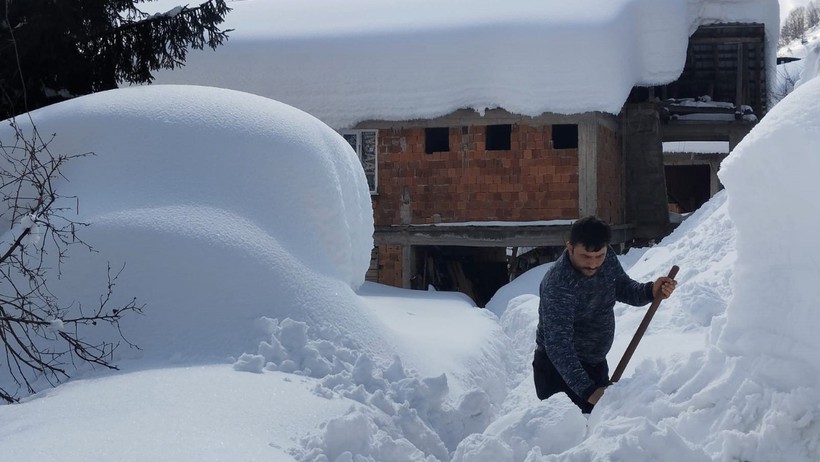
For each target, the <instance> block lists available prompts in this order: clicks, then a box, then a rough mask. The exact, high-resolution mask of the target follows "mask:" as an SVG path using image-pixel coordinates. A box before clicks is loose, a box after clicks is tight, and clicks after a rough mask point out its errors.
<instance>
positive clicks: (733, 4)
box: [155, 0, 779, 128]
mask: <svg viewBox="0 0 820 462" xmlns="http://www.w3.org/2000/svg"><path fill="white" fill-rule="evenodd" d="M176 4H178V1H176V0H173V1H172V0H162V1H161V2H159V5H158V6H155V8H156V9H157V10H158V11H159V10H162V9H163V8H167V9H170V8H171V7H173V6H175V5H176ZM230 6H231V8H233V11H231V12H230V13H229V14H228V15H227V19H226V22H225V24H224V26H225V27H226V28H232V29H235V30H234V31H233V32H231V34H230V39H229V40H228V41H227V43H226V44H225V45H224V46H222V47H220V48H218V49H217V50H216V51H210V50H207V51H193V52H191V53H190V54H189V57H188V59H187V63H186V66H185V67H184V68H182V69H178V70H174V71H165V72H161V73H159V74H158V75H157V82H158V83H186V84H199V85H209V86H217V87H223V88H231V89H236V90H242V91H246V92H250V93H255V94H259V95H262V96H267V97H270V98H273V99H276V100H279V101H282V102H285V103H287V104H290V105H293V106H295V107H298V108H300V109H302V110H304V111H306V112H308V113H311V114H313V115H315V116H316V117H318V118H319V119H321V120H322V121H324V122H325V123H327V124H329V125H330V126H332V127H334V128H345V127H351V126H353V125H355V124H356V123H357V122H360V121H362V120H368V119H382V120H408V119H415V118H431V117H436V116H441V115H445V114H448V113H450V112H452V111H454V110H456V109H459V108H474V109H476V110H477V111H479V112H483V111H484V110H485V109H486V108H495V107H502V108H504V109H506V110H508V111H510V112H513V113H518V114H522V115H531V116H535V115H539V114H542V113H545V112H554V113H562V114H574V113H583V112H588V111H602V112H609V113H613V114H617V113H618V112H619V111H620V109H621V107H622V106H623V103H624V101H625V100H626V98H627V96H628V94H629V92H630V90H631V88H632V87H633V86H635V85H658V84H665V83H669V82H671V81H673V80H675V79H676V78H677V77H678V76H679V75H680V73H681V72H682V70H683V66H684V62H685V58H686V48H687V38H688V36H689V35H690V34H691V33H692V32H694V31H695V30H696V29H697V27H698V26H699V25H701V24H710V23H718V22H758V23H761V22H762V23H765V24H766V34H767V36H768V41H769V42H768V43H767V51H768V53H767V62H769V61H770V62H771V65H770V66H769V67H770V68H771V72H772V74H771V76H772V77H773V76H774V74H773V72H774V63H775V50H776V42H777V34H778V24H779V13H778V3H777V1H776V0H743V1H740V0H574V1H572V2H567V1H565V0H515V1H513V2H498V1H497V0H448V1H445V2H442V1H438V0H351V1H345V2H339V1H337V0H277V1H271V0H244V1H236V2H232V3H230ZM769 45H771V46H769ZM770 81H771V80H770Z"/></svg>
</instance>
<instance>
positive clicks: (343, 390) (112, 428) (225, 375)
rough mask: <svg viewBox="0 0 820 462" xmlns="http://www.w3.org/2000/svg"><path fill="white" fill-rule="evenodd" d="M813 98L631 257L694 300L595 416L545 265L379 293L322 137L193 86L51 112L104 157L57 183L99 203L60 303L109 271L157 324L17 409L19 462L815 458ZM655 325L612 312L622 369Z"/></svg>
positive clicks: (768, 122)
mask: <svg viewBox="0 0 820 462" xmlns="http://www.w3.org/2000/svg"><path fill="white" fill-rule="evenodd" d="M818 98H820V80H817V79H815V80H813V81H809V82H807V83H806V84H804V85H801V86H800V87H799V88H798V89H797V90H796V91H795V93H794V94H793V95H791V96H790V97H788V98H787V99H785V100H784V101H782V102H781V103H780V104H778V105H777V106H776V107H775V108H774V109H773V110H772V111H771V112H770V113H769V114H768V115H767V116H766V117H765V118H764V119H763V120H762V121H761V123H760V124H759V125H758V126H757V127H756V128H755V129H754V130H753V132H752V133H751V134H750V135H749V136H748V137H747V138H746V139H745V140H744V141H743V142H742V143H741V144H740V145H739V146H738V147H737V148H736V149H735V150H734V152H733V153H732V154H731V155H730V156H729V158H728V159H727V161H726V162H725V163H724V166H723V168H722V170H721V173H720V176H721V179H722V181H723V182H724V183H725V184H726V191H725V192H723V193H721V194H718V195H717V196H715V198H713V199H712V200H711V201H709V202H708V203H707V204H706V205H704V207H702V208H701V209H700V210H698V211H697V212H696V213H695V214H693V215H692V216H691V217H690V218H689V219H688V220H686V221H685V222H684V223H683V224H682V225H681V226H680V227H679V228H678V229H677V230H676V231H675V232H674V233H673V234H672V235H670V236H669V237H667V238H666V239H665V240H664V241H663V242H661V243H660V244H659V245H657V246H655V247H653V248H650V249H648V250H646V249H645V250H633V251H631V252H629V253H628V254H626V255H625V256H624V257H623V263H624V265H625V267H626V268H627V269H628V271H629V273H630V274H631V275H632V276H633V277H635V278H637V279H639V280H648V279H651V278H654V277H656V276H658V275H661V274H665V273H666V272H667V271H668V270H669V268H670V267H671V265H673V264H677V265H680V267H681V271H680V273H679V275H678V280H679V286H678V290H677V291H676V293H675V295H674V296H673V297H672V298H671V299H669V300H667V301H665V302H664V303H663V304H662V305H661V309H660V310H659V311H658V313H657V315H656V317H655V319H654V321H653V324H652V325H651V326H650V329H649V332H648V333H647V336H646V337H645V338H644V340H643V341H642V343H641V345H640V347H639V348H638V351H637V353H636V356H635V357H634V358H633V360H632V362H631V363H630V366H629V367H628V368H627V371H626V374H625V377H624V378H623V379H622V380H621V381H620V382H618V383H617V384H616V385H614V386H612V387H610V388H609V389H608V390H607V393H606V394H605V395H604V397H603V399H602V400H601V402H600V404H599V405H598V406H597V407H596V408H595V410H594V412H593V413H592V414H591V416H590V417H589V419H587V418H585V417H584V416H582V415H581V414H580V412H579V411H578V410H577V409H576V408H575V407H574V405H572V403H571V402H570V401H569V400H568V399H566V398H565V397H564V396H563V395H556V396H554V397H552V398H550V399H548V400H546V401H544V402H539V401H537V399H536V398H535V397H534V393H533V390H532V384H531V382H532V376H531V367H530V361H531V352H532V347H533V335H534V330H535V323H536V318H537V306H538V303H537V298H536V296H535V295H534V294H535V293H536V290H537V284H538V281H539V279H540V276H541V275H542V274H543V272H544V271H545V270H546V268H545V267H539V268H536V269H534V270H532V271H531V272H529V273H526V274H524V275H522V276H521V277H520V278H519V279H517V280H516V281H514V282H513V283H511V284H510V285H508V286H506V287H504V288H502V290H501V291H499V293H498V294H497V296H496V297H495V298H494V299H493V300H492V301H491V302H490V303H489V305H488V309H485V310H482V309H478V308H474V307H472V304H471V303H470V301H469V300H468V299H467V298H466V297H464V296H463V295H461V294H450V293H435V292H414V291H408V290H403V289H396V288H390V287H384V286H380V285H376V284H371V283H365V284H363V285H359V284H360V283H361V275H363V274H364V271H365V270H366V266H367V261H366V258H362V255H361V253H362V252H364V254H365V256H366V255H367V251H366V248H367V245H366V244H367V243H368V242H369V240H370V239H371V238H370V235H371V233H372V228H371V227H372V222H370V221H368V219H367V217H369V207H370V205H369V203H368V202H367V201H366V200H363V198H366V197H367V185H366V182H365V179H364V176H363V175H362V174H361V171H360V170H356V169H354V168H353V166H355V165H356V162H357V159H356V158H355V156H354V154H353V152H352V151H351V150H349V149H348V148H347V147H346V146H345V145H344V143H343V140H342V139H341V138H339V137H337V136H336V135H335V134H334V133H333V132H332V131H331V130H329V129H328V128H327V127H325V126H324V125H322V124H321V123H319V122H318V121H316V119H313V118H312V117H310V116H308V115H306V114H304V113H301V112H299V111H296V110H294V109H292V108H288V107H287V106H284V105H281V104H279V103H276V102H273V101H270V100H267V99H265V98H261V97H256V96H251V95H244V94H239V93H236V92H233V91H228V90H218V89H208V88H198V87H175V86H156V87H146V88H132V89H125V90H115V91H112V92H105V93H100V94H96V95H92V96H87V97H82V98H78V99H76V100H72V101H69V102H66V103H61V104H59V105H57V106H53V107H50V108H46V109H43V110H40V111H37V112H35V113H34V114H33V118H34V120H35V121H36V122H37V123H38V124H39V125H40V127H41V130H45V131H48V132H52V131H53V132H56V133H59V134H62V135H58V136H57V138H56V139H55V141H54V142H53V144H52V149H60V150H63V149H66V150H72V149H77V148H78V147H79V146H85V147H86V149H92V150H94V151H95V152H96V154H97V156H95V157H92V158H89V159H87V160H80V161H77V165H76V167H75V168H70V169H69V170H68V171H67V172H66V176H67V177H68V178H70V179H71V180H72V181H71V182H70V183H60V188H61V189H63V191H64V192H66V193H70V194H75V193H76V194H78V195H79V196H80V198H81V200H80V204H81V206H80V212H81V213H80V215H79V218H80V219H82V220H88V221H90V222H91V223H92V226H91V227H89V228H88V229H87V230H86V238H87V239H88V240H89V241H90V242H93V243H95V244H97V247H98V248H99V249H100V251H101V252H100V254H101V255H97V254H95V255H90V256H88V255H86V256H84V255H83V254H77V255H72V257H71V259H70V260H69V265H70V266H69V267H67V268H64V274H68V275H69V276H70V277H69V278H67V279H66V280H65V281H61V282H59V283H58V282H57V281H55V286H54V288H55V291H56V292H58V293H61V294H64V295H66V296H69V295H70V296H71V297H72V299H82V298H83V297H92V296H94V295H93V294H94V293H95V292H94V290H93V289H94V287H93V285H94V283H96V282H97V281H98V280H99V278H100V277H101V275H100V271H99V270H100V265H101V264H102V263H104V261H105V260H112V261H125V262H127V266H126V271H125V272H124V274H123V276H122V278H123V282H122V284H121V285H119V286H118V287H117V291H118V294H121V296H123V297H130V296H133V295H136V296H138V297H139V298H140V299H141V300H143V301H144V302H145V303H147V309H146V314H145V316H143V317H135V318H132V319H130V320H129V321H127V322H125V323H124V325H123V329H124V332H125V333H126V334H127V335H128V336H129V338H130V339H131V340H132V341H134V342H136V343H138V344H139V345H140V346H141V347H143V348H144V350H142V351H141V352H139V351H131V350H122V354H121V355H120V356H118V357H117V358H116V359H117V363H118V364H119V366H120V367H121V368H122V371H121V372H120V373H116V374H107V373H102V372H100V371H91V370H87V369H85V368H83V369H80V370H77V371H74V373H75V374H76V375H77V379H75V380H73V381H71V382H70V383H68V384H65V385H62V386H59V387H57V388H55V389H51V390H46V391H44V392H43V393H40V394H38V395H36V396H34V397H33V398H31V399H26V400H24V402H23V403H21V404H16V405H8V406H3V407H0V447H2V450H3V451H2V453H3V458H4V460H14V461H35V460H36V461H46V460H54V461H87V460H191V461H193V460H196V461H207V460H283V461H284V460H288V461H290V460H299V461H303V460H310V461H325V460H327V461H353V460H356V461H421V460H425V461H433V460H442V461H444V460H454V461H528V462H533V461H540V460H578V461H582V460H584V461H585V460H645V461H650V460H653V461H654V460H668V461H687V462H688V461H692V460H790V461H813V460H817V458H818V457H820V450H818V448H820V421H818V415H820V398H818V396H820V394H818V389H817V385H816V384H817V383H818V378H820V377H819V376H820V362H818V359H817V355H816V351H817V349H818V347H820V345H818V341H817V338H818V337H817V336H816V335H815V332H814V330H815V328H816V326H817V325H818V321H820V319H818V316H819V315H818V314H817V313H818V312H817V310H816V309H815V307H816V303H815V300H817V299H818V297H820V293H818V292H819V291H820V288H818V286H817V284H816V283H815V282H816V280H817V278H818V276H820V275H819V274H818V273H819V272H820V268H818V266H817V264H816V262H817V261H818V258H819V257H820V255H818V251H817V250H816V247H815V246H814V245H813V243H814V242H813V240H814V237H813V236H814V235H813V233H812V232H811V230H812V229H814V228H815V227H816V226H817V217H818V216H820V213H818V212H820V210H818V206H817V205H816V204H815V203H814V202H813V201H807V200H805V198H806V197H812V196H813V195H814V194H816V192H817V186H816V182H815V181H814V177H815V176H816V172H818V171H820V165H818V158H817V156H816V153H815V146H817V143H819V142H820V130H818V127H817V120H820V107H818V106H817V105H816V104H813V103H812V102H813V101H817V100H818ZM158 114H159V116H158ZM214 114H218V115H219V116H218V117H217V116H213V115H214ZM253 121H255V122H253ZM145 133H151V134H152V135H153V136H149V137H146V136H144V134H145ZM294 134H298V136H294ZM2 136H3V138H4V139H5V137H7V136H9V132H8V131H3V132H2ZM240 160H241V161H240ZM245 160H247V162H245ZM786 160H787V161H786ZM285 166H289V167H288V168H286V167H285ZM297 167H299V168H297ZM294 169H295V170H294ZM300 169H301V170H300ZM302 170H303V171H304V172H306V173H304V175H303V174H302V173H300V172H301V171H302ZM308 173H309V175H310V176H311V177H312V178H313V180H315V181H314V182H313V183H311V186H310V187H306V186H305V185H306V184H307V183H305V181H306V180H307V178H306V176H307V175H308ZM268 188H273V189H274V190H275V191H276V193H275V194H269V193H267V192H266V191H267V190H268ZM304 201H307V202H304ZM344 249H348V250H349V251H342V250H344ZM80 283H82V284H80ZM86 288H87V290H86ZM643 313H644V310H643V309H640V308H634V307H628V306H625V305H618V306H617V307H616V315H617V325H618V332H617V338H616V342H615V345H614V347H613V349H612V353H611V355H610V362H612V363H616V362H617V361H618V359H619V357H620V354H621V353H622V352H623V350H624V348H625V346H626V344H627V343H628V341H629V340H630V339H631V336H632V333H633V332H634V330H635V328H636V326H637V325H638V323H639V322H640V320H641V318H642V316H643ZM4 377H5V376H4ZM5 380H6V381H5V382H4V385H8V383H7V377H6V379H5Z"/></svg>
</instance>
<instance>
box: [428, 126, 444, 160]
mask: <svg viewBox="0 0 820 462" xmlns="http://www.w3.org/2000/svg"><path fill="white" fill-rule="evenodd" d="M449 150H450V129H449V128H448V127H433V128H425V129H424V152H426V153H427V154H432V153H434V152H448V151H449Z"/></svg>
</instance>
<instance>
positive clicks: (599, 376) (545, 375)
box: [532, 347, 609, 414]
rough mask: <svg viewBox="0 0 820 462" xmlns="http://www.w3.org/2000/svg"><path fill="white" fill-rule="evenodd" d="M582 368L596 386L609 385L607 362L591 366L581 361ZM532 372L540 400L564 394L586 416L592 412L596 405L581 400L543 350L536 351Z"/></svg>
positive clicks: (536, 392)
mask: <svg viewBox="0 0 820 462" xmlns="http://www.w3.org/2000/svg"><path fill="white" fill-rule="evenodd" d="M581 366H583V368H584V370H585V371H586V372H587V374H589V378H591V379H592V381H593V382H595V383H596V384H598V385H600V386H602V387H604V386H607V385H609V365H607V363H606V361H603V362H600V363H597V364H590V363H585V362H583V361H581ZM532 372H533V378H534V379H535V394H536V395H537V396H538V399H540V400H545V399H547V398H549V397H550V396H552V395H554V394H556V393H559V392H564V393H566V394H567V396H569V399H571V400H572V402H573V403H575V405H576V406H578V407H579V408H580V409H581V412H583V413H584V414H589V413H590V412H592V408H593V407H595V405H593V404H590V403H589V401H587V400H585V399H583V398H581V397H580V396H578V395H577V394H575V392H574V391H572V390H571V389H570V388H569V385H567V383H566V382H565V381H564V378H563V377H561V374H559V373H558V371H557V370H555V366H553V365H552V361H550V359H549V358H548V357H547V353H546V352H545V351H544V350H543V348H541V347H539V348H536V349H535V357H534V358H533V360H532Z"/></svg>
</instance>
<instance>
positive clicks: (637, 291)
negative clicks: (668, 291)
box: [615, 261, 654, 306]
mask: <svg viewBox="0 0 820 462" xmlns="http://www.w3.org/2000/svg"><path fill="white" fill-rule="evenodd" d="M616 265H617V268H616V269H615V299H616V300H618V301H619V302H623V303H626V304H629V305H633V306H643V305H646V304H647V303H649V302H651V301H652V299H653V298H654V297H652V283H653V281H649V282H645V283H641V282H637V281H635V280H633V279H632V278H630V277H629V275H628V274H626V271H624V268H623V267H622V266H621V263H620V262H617V261H616Z"/></svg>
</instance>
